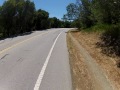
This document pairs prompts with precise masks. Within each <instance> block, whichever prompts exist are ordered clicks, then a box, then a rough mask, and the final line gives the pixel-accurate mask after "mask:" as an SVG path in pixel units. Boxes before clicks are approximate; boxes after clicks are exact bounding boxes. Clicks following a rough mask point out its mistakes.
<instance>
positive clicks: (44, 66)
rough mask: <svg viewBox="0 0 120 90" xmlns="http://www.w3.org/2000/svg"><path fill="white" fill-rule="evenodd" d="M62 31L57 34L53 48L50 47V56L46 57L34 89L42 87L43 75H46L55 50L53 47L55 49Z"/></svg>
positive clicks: (37, 89)
mask: <svg viewBox="0 0 120 90" xmlns="http://www.w3.org/2000/svg"><path fill="white" fill-rule="evenodd" d="M61 33H62V32H61ZM61 33H60V34H59V35H58V36H57V38H56V39H55V41H54V43H53V45H52V47H51V49H50V51H49V54H48V56H47V58H46V60H45V63H44V65H43V67H42V69H41V72H40V74H39V76H38V79H37V81H36V84H35V86H34V90H39V88H40V85H41V82H42V79H43V76H44V74H45V70H46V68H47V65H48V62H49V59H50V57H51V54H52V51H53V49H54V47H55V44H56V42H57V40H58V38H59V36H60V35H61Z"/></svg>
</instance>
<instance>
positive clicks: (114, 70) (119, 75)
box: [67, 32, 120, 90]
mask: <svg viewBox="0 0 120 90" xmlns="http://www.w3.org/2000/svg"><path fill="white" fill-rule="evenodd" d="M71 34H72V36H74V38H75V39H76V40H77V41H78V42H79V43H80V44H81V45H82V46H83V47H84V48H85V49H86V50H87V51H88V52H89V53H90V55H91V56H92V57H93V58H94V59H95V61H96V62H97V63H98V65H99V66H100V67H101V68H102V70H103V71H104V73H105V75H106V78H107V79H108V80H109V81H110V83H111V85H112V86H113V87H114V90H120V69H119V68H118V67H117V65H116V61H117V60H118V59H119V57H112V56H107V55H105V54H103V53H102V52H101V48H100V47H97V46H96V43H97V42H99V41H100V39H99V36H100V34H99V33H86V32H71ZM67 42H68V48H69V53H70V64H71V72H72V77H73V87H74V90H93V88H94V86H93V82H92V80H91V76H90V74H89V71H88V67H87V66H86V64H85V63H84V62H83V60H84V58H83V57H82V55H80V54H79V52H78V48H77V47H76V46H75V45H74V44H73V42H72V41H71V39H70V37H69V35H67Z"/></svg>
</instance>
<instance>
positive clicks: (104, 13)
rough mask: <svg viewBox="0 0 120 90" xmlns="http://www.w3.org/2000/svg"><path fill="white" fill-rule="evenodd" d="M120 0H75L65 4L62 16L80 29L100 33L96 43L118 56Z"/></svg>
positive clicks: (119, 52)
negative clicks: (98, 41)
mask: <svg viewBox="0 0 120 90" xmlns="http://www.w3.org/2000/svg"><path fill="white" fill-rule="evenodd" d="M119 9H120V1H119V0H76V3H71V4H69V5H68V6H67V14H65V15H64V17H66V18H67V20H72V21H73V23H72V24H74V25H75V26H76V27H77V28H78V29H79V30H80V31H81V30H82V31H85V32H99V33H101V36H100V38H101V42H100V43H99V44H98V45H99V46H101V47H104V48H103V49H104V51H105V49H106V53H107V54H108V51H109V53H110V54H116V55H118V56H120V10H119Z"/></svg>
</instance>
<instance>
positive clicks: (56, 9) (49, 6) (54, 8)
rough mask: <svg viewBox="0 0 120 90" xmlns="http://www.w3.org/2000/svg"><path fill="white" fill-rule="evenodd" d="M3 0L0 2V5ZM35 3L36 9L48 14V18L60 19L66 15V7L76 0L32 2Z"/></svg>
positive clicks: (38, 0) (40, 0) (41, 0)
mask: <svg viewBox="0 0 120 90" xmlns="http://www.w3.org/2000/svg"><path fill="white" fill-rule="evenodd" d="M4 1H5V0H0V5H2V4H3V2H4ZM32 1H34V3H35V6H36V9H43V10H45V11H47V12H49V14H50V15H49V16H50V17H57V18H59V19H61V18H62V17H63V15H64V14H66V6H67V5H68V4H69V3H75V1H76V0H32Z"/></svg>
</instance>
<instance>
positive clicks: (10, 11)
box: [0, 0, 71, 38]
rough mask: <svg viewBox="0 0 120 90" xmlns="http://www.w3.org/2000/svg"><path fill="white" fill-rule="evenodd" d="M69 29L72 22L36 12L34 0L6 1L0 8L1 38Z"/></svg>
mask: <svg viewBox="0 0 120 90" xmlns="http://www.w3.org/2000/svg"><path fill="white" fill-rule="evenodd" d="M69 27H71V22H70V21H61V20H59V19H57V18H56V17H53V18H50V17H49V12H47V11H45V10H41V9H38V10H36V8H35V4H34V0H32V1H31V0H5V1H4V3H3V5H2V6H0V38H5V37H10V36H14V35H19V34H23V33H25V32H31V31H33V30H44V29H48V28H69Z"/></svg>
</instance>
